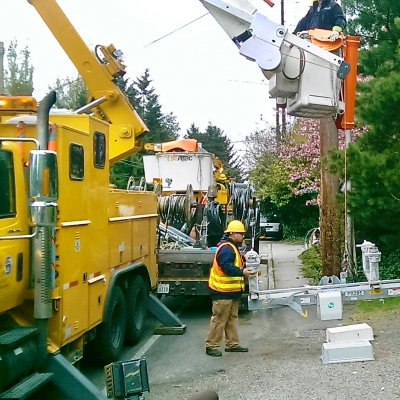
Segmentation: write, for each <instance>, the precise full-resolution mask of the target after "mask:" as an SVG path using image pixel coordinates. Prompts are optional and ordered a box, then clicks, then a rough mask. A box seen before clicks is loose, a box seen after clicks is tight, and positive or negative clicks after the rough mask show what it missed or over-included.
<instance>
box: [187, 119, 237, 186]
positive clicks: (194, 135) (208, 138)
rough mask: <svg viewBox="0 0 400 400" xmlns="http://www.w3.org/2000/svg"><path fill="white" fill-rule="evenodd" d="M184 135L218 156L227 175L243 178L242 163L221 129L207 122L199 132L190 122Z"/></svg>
mask: <svg viewBox="0 0 400 400" xmlns="http://www.w3.org/2000/svg"><path fill="white" fill-rule="evenodd" d="M184 137H185V138H186V139H196V140H197V141H198V142H199V143H201V145H202V147H203V149H204V150H206V151H208V152H209V153H213V154H214V155H215V156H216V157H218V158H219V159H220V160H221V162H222V164H223V166H224V172H225V174H226V175H227V176H228V177H230V178H235V179H236V180H237V181H238V182H241V181H242V180H243V163H242V162H241V160H240V159H239V156H238V155H237V154H236V152H235V150H234V146H233V144H232V142H231V140H230V139H229V138H228V137H227V136H226V135H225V134H224V131H223V130H222V129H220V128H218V127H217V126H215V125H212V123H211V122H209V123H208V126H207V128H206V130H205V132H200V130H199V128H197V127H196V126H195V125H194V124H192V125H191V126H190V128H189V129H188V130H187V132H186V134H185V136H184Z"/></svg>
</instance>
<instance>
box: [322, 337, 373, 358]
mask: <svg viewBox="0 0 400 400" xmlns="http://www.w3.org/2000/svg"><path fill="white" fill-rule="evenodd" d="M321 359H322V362H323V363H324V364H336V363H344V362H354V361H373V360H375V357H374V350H373V348H372V345H371V343H370V342H369V341H368V340H358V341H354V342H341V343H323V344H322V357H321Z"/></svg>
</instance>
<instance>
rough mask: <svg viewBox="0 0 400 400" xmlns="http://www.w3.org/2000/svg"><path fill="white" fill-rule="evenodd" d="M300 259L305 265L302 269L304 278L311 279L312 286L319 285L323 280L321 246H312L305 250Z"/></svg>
mask: <svg viewBox="0 0 400 400" xmlns="http://www.w3.org/2000/svg"><path fill="white" fill-rule="evenodd" d="M299 258H300V260H301V262H302V264H303V265H302V267H301V272H302V273H303V277H304V278H308V279H310V283H311V284H312V285H316V284H318V283H319V282H320V280H321V278H322V258H321V246H319V245H314V246H311V247H310V248H309V249H307V250H304V251H303V252H302V253H301V254H300V255H299Z"/></svg>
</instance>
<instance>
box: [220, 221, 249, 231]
mask: <svg viewBox="0 0 400 400" xmlns="http://www.w3.org/2000/svg"><path fill="white" fill-rule="evenodd" d="M232 232H238V233H245V232H246V229H245V227H244V225H243V224H242V223H241V222H240V221H238V220H236V219H234V220H233V221H231V222H229V224H228V227H227V228H226V230H225V233H232Z"/></svg>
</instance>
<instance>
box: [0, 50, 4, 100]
mask: <svg viewBox="0 0 400 400" xmlns="http://www.w3.org/2000/svg"><path fill="white" fill-rule="evenodd" d="M0 94H4V43H3V42H0Z"/></svg>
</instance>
